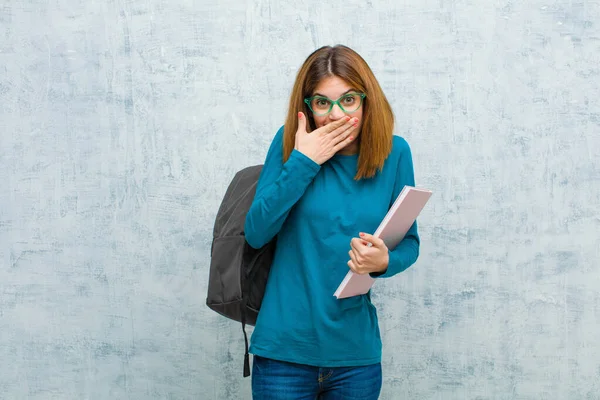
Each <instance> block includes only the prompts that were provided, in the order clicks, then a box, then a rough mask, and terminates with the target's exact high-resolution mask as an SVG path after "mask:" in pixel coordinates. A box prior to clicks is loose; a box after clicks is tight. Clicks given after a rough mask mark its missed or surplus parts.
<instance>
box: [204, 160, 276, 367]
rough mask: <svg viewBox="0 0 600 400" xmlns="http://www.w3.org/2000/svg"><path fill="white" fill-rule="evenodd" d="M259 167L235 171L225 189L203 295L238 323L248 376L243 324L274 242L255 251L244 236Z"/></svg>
mask: <svg viewBox="0 0 600 400" xmlns="http://www.w3.org/2000/svg"><path fill="white" fill-rule="evenodd" d="M261 170H262V165H255V166H251V167H247V168H244V169H242V170H241V171H239V172H237V173H236V175H235V176H234V178H233V180H232V181H231V183H230V184H229V187H228V188H227V191H226V192H225V196H224V197H223V200H222V202H221V206H220V207H219V210H218V212H217V217H216V219H215V224H214V229H213V240H212V247H211V259H210V272H209V278H208V294H207V298H206V305H207V306H208V307H209V308H210V309H212V310H214V311H216V312H217V313H219V314H221V315H223V316H225V317H227V318H230V319H232V320H235V321H238V322H241V323H242V331H243V332H244V341H245V346H246V351H245V354H244V377H247V376H250V360H249V354H248V336H247V335H246V325H254V324H255V323H256V318H257V316H258V312H259V310H260V305H261V303H262V299H263V294H264V291H265V286H266V284H267V279H268V277H269V271H270V269H271V263H272V261H273V255H274V252H275V245H276V239H272V240H271V241H270V242H269V243H267V244H266V245H264V246H263V247H262V248H260V249H258V250H257V249H254V248H252V247H251V246H250V245H249V244H248V243H247V242H246V237H245V236H244V224H245V221H246V214H247V212H248V210H249V209H250V206H251V205H252V200H253V199H254V195H255V193H256V184H257V182H258V178H259V177H260V172H261Z"/></svg>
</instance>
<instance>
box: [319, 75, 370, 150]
mask: <svg viewBox="0 0 600 400" xmlns="http://www.w3.org/2000/svg"><path fill="white" fill-rule="evenodd" d="M349 92H350V93H357V89H356V88H353V87H352V86H349V85H348V83H346V81H344V80H343V79H341V78H339V77H337V76H332V77H327V78H324V79H323V80H321V82H319V85H317V87H316V88H315V90H314V92H313V93H311V96H324V97H327V98H329V99H332V100H337V99H339V98H340V97H342V96H343V95H345V94H347V93H349ZM344 101H346V102H347V103H344ZM351 101H352V100H351V99H346V100H344V99H342V100H340V102H341V103H342V105H343V106H346V104H348V107H347V108H351V105H350V102H351ZM363 106H364V104H363V105H361V106H360V108H359V109H358V110H356V111H354V112H344V111H343V110H342V109H341V108H340V107H339V105H337V104H334V105H333V108H332V109H331V112H330V113H329V114H327V115H323V116H319V115H316V114H315V113H313V119H314V121H315V125H316V126H317V129H318V128H320V127H322V126H325V125H327V124H330V123H332V122H334V121H337V120H338V119H340V118H343V117H344V116H346V115H348V116H349V117H352V118H358V127H357V128H356V129H355V130H354V131H353V132H352V136H353V137H354V140H353V141H352V142H351V143H350V144H349V145H348V146H346V147H345V148H344V149H342V150H341V151H340V153H341V154H354V153H356V152H357V151H358V142H357V140H356V139H357V138H358V136H359V135H360V131H361V128H362V122H363V121H362V115H363Z"/></svg>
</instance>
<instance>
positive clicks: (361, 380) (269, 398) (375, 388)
mask: <svg viewBox="0 0 600 400" xmlns="http://www.w3.org/2000/svg"><path fill="white" fill-rule="evenodd" d="M253 360H254V362H253V364H252V398H253V399H254V400H292V399H293V400H315V399H319V400H377V398H379V393H380V391H381V384H382V373H381V364H374V365H367V366H364V367H335V368H319V367H312V366H308V365H301V364H293V363H289V362H284V361H277V360H272V359H269V358H264V357H260V356H257V355H255V356H253Z"/></svg>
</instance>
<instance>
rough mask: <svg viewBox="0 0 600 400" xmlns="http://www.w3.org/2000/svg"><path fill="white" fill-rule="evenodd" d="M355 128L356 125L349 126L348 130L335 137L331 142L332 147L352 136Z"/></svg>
mask: <svg viewBox="0 0 600 400" xmlns="http://www.w3.org/2000/svg"><path fill="white" fill-rule="evenodd" d="M356 127H357V125H351V126H349V127H348V128H346V130H345V131H344V132H342V133H341V134H339V135H337V136H335V137H334V138H333V140H332V141H331V142H332V143H333V145H334V146H336V145H337V144H338V143H341V142H343V141H344V140H346V139H348V138H349V137H350V136H353V132H354V131H355V130H356Z"/></svg>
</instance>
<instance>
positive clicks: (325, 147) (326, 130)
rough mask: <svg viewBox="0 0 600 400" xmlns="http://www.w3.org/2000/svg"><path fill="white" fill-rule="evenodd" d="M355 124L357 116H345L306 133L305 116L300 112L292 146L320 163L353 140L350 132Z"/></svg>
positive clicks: (356, 124) (356, 123)
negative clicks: (294, 142) (294, 141)
mask: <svg viewBox="0 0 600 400" xmlns="http://www.w3.org/2000/svg"><path fill="white" fill-rule="evenodd" d="M357 126H358V118H350V117H348V116H345V117H344V118H340V119H338V120H337V121H335V122H332V123H330V124H328V125H325V126H322V127H320V128H319V129H316V130H314V131H312V132H311V133H308V132H306V116H305V115H304V114H303V113H301V112H300V113H298V131H297V132H296V144H295V146H294V148H295V149H296V150H298V151H299V152H301V153H302V154H304V155H305V156H307V157H308V158H310V159H311V160H313V161H314V162H315V163H317V164H319V165H321V164H323V163H324V162H325V161H327V160H329V159H330V158H331V157H333V156H334V155H335V153H337V152H338V151H340V150H341V149H343V148H344V147H346V146H347V145H348V144H350V143H351V142H352V141H353V140H354V137H353V136H351V134H352V132H354V130H355V129H356V127H357Z"/></svg>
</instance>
